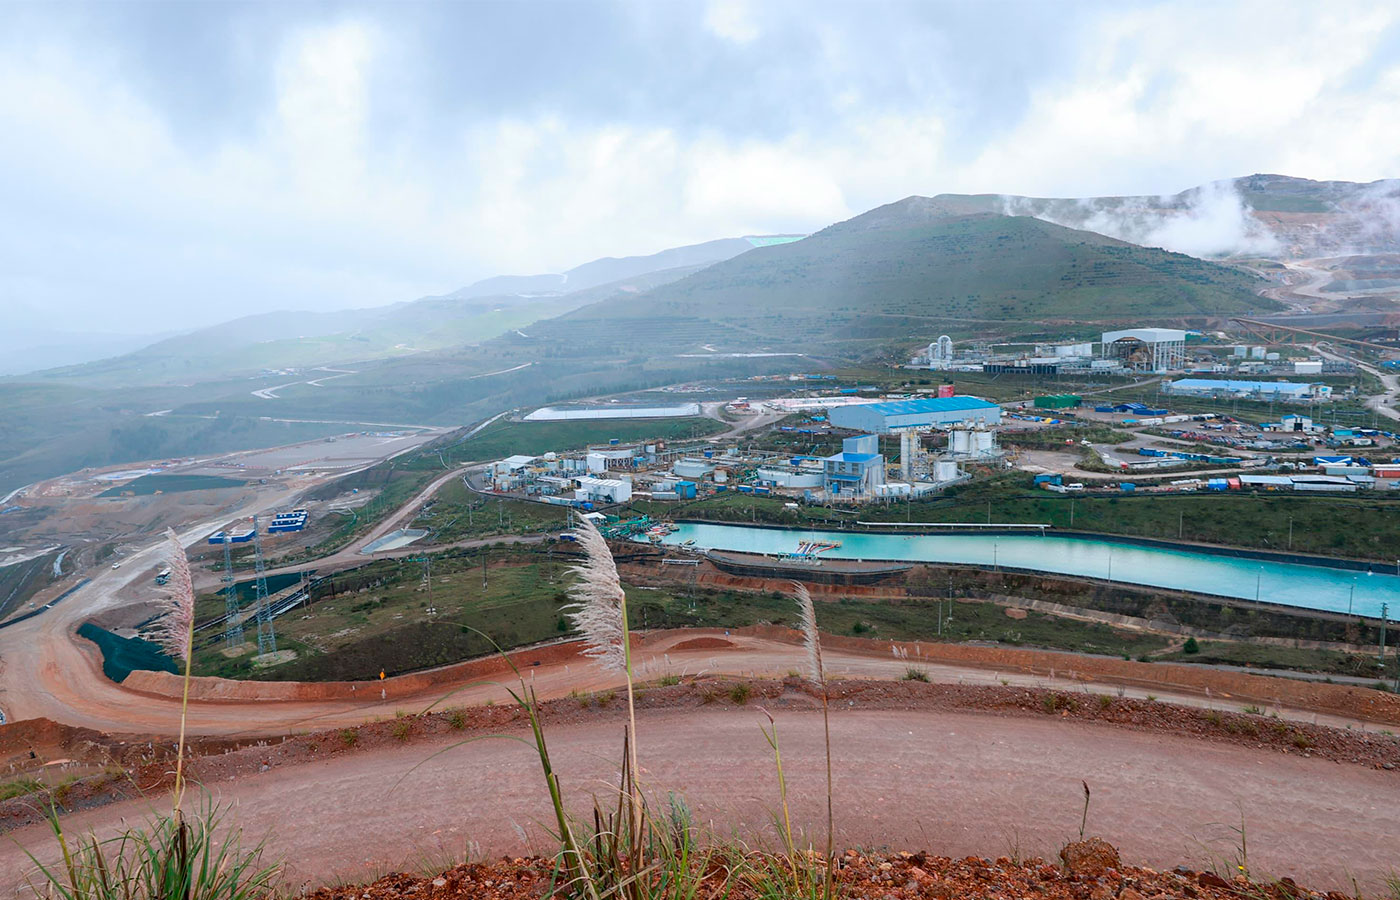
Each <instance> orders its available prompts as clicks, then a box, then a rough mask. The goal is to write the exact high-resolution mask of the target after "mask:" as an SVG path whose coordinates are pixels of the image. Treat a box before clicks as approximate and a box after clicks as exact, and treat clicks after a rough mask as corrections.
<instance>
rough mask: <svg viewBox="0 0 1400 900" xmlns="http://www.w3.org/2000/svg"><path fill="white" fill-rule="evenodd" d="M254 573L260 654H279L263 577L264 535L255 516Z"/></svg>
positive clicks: (265, 580)
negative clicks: (259, 529)
mask: <svg viewBox="0 0 1400 900" xmlns="http://www.w3.org/2000/svg"><path fill="white" fill-rule="evenodd" d="M253 572H254V574H255V575H256V576H257V581H256V582H255V584H256V590H257V600H256V603H257V611H258V613H257V614H258V653H259V654H263V653H276V652H277V634H276V633H275V632H274V631H273V630H272V607H271V606H270V605H269V604H268V602H267V578H266V576H264V575H263V555H262V535H261V534H260V533H259V532H258V517H257V516H253Z"/></svg>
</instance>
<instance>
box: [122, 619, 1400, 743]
mask: <svg viewBox="0 0 1400 900" xmlns="http://www.w3.org/2000/svg"><path fill="white" fill-rule="evenodd" d="M729 632H732V633H733V634H735V635H745V636H752V637H757V638H763V639H767V640H773V641H781V642H783V643H792V644H797V643H800V636H799V634H798V633H797V632H796V631H793V630H791V629H788V628H782V627H778V626H771V625H770V626H763V625H760V626H752V627H747V628H735V629H729V630H728V632H727V631H726V630H725V629H718V628H712V629H706V628H696V629H674V630H668V631H656V632H648V633H646V634H644V635H635V636H634V639H635V640H636V642H637V644H638V645H639V646H642V647H645V646H647V645H650V644H657V643H665V642H669V641H674V640H676V639H677V638H681V639H683V640H695V639H701V638H706V637H719V636H723V635H724V634H726V633H729ZM822 641H823V644H824V645H825V646H826V647H828V648H830V649H839V650H845V651H848V652H853V653H860V654H869V655H873V656H890V655H892V654H893V653H895V651H898V653H899V654H900V655H901V656H902V657H905V658H907V659H908V660H909V661H910V662H911V663H918V662H928V663H941V664H947V665H956V666H970V667H975V668H981V669H988V670H995V671H1003V672H1023V673H1027V674H1031V675H1043V676H1045V677H1047V678H1051V677H1053V678H1056V679H1068V680H1071V681H1074V680H1077V681H1082V682H1086V683H1090V684H1093V683H1098V684H1123V685H1129V686H1133V687H1139V688H1145V689H1148V690H1151V689H1153V688H1160V689H1162V690H1163V691H1168V690H1170V691H1180V692H1185V693H1191V694H1198V695H1200V696H1210V697H1213V698H1218V699H1220V700H1222V701H1223V700H1229V701H1231V702H1235V703H1240V704H1253V705H1257V706H1260V707H1269V706H1274V705H1278V706H1287V707H1293V708H1295V709H1305V710H1308V711H1310V712H1318V713H1328V714H1333V715H1338V716H1345V717H1348V718H1353V719H1360V720H1365V721H1369V722H1376V723H1382V724H1391V725H1400V696H1397V695H1395V694H1389V693H1384V692H1382V691H1377V690H1373V689H1370V688H1364V687H1356V686H1352V685H1341V684H1328V683H1326V682H1316V681H1302V680H1298V679H1292V678H1279V677H1274V676H1267V675H1251V674H1247V673H1243V672H1235V671H1231V670H1225V669H1212V668H1207V667H1205V666H1190V665H1179V664H1172V663H1141V662H1134V661H1130V660H1124V659H1115V658H1112V657H1103V656H1085V655H1080V654H1074V653H1062V652H1057V651H1052V650H1030V649H1023V648H1016V647H1002V646H983V645H973V644H946V643H937V642H934V643H923V642H917V641H913V642H911V641H904V642H895V641H879V640H869V639H865V638H854V637H844V636H840V635H824V636H823V637H822ZM580 649H581V648H580V644H579V643H578V642H576V641H572V642H566V643H559V644H551V645H548V646H544V647H537V648H530V649H525V650H519V651H516V652H514V653H512V654H511V655H510V656H511V660H512V661H513V662H514V663H515V665H516V666H517V667H519V668H520V669H521V670H522V671H528V670H529V669H531V668H534V667H537V666H549V665H559V664H571V663H577V662H580V661H581V657H580V656H579V650H580ZM716 651H717V652H721V653H722V652H723V650H722V649H721V648H716ZM509 674H510V667H509V665H508V664H507V663H506V661H505V660H503V659H501V658H500V657H497V656H491V657H485V658H482V659H476V660H471V661H468V662H463V663H457V664H455V665H451V666H443V667H441V668H437V669H429V670H426V671H423V672H415V673H412V674H409V675H397V676H394V677H392V678H388V679H385V680H384V681H382V682H380V681H360V682H348V681H335V682H299V681H287V682H266V681H231V680H228V679H223V678H195V679H193V683H192V685H191V688H190V699H191V700H196V701H201V702H220V701H226V702H235V703H236V702H246V701H264V702H265V701H273V702H276V701H307V700H343V699H354V698H356V697H359V698H363V697H365V696H366V694H365V692H372V693H373V694H378V692H379V691H380V690H381V689H388V690H390V691H391V692H392V693H393V694H394V695H395V696H398V697H413V696H417V695H420V694H427V693H430V692H436V691H441V690H442V689H443V688H444V687H447V686H451V685H460V684H462V683H464V682H470V681H476V680H481V679H494V678H500V677H503V676H508V675H509ZM122 687H124V688H127V689H129V690H132V691H136V692H138V693H142V694H147V695H153V696H160V697H167V698H172V699H178V697H179V696H180V679H179V678H178V677H176V676H174V675H171V674H169V673H167V672H133V673H131V675H130V676H129V677H128V678H127V679H126V681H125V682H123V684H122Z"/></svg>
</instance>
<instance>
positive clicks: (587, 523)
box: [565, 518, 627, 672]
mask: <svg viewBox="0 0 1400 900" xmlns="http://www.w3.org/2000/svg"><path fill="white" fill-rule="evenodd" d="M573 534H574V537H575V538H576V539H577V540H578V544H579V546H580V547H582V548H583V551H584V559H583V562H581V563H579V564H578V565H576V566H573V567H572V568H571V570H570V571H572V572H573V573H574V574H575V575H577V576H578V580H577V581H576V582H574V585H573V587H571V588H570V589H569V596H570V597H572V598H573V600H574V602H573V603H571V604H569V605H568V606H566V607H565V611H566V614H567V615H568V617H569V621H571V622H572V623H573V625H574V627H575V628H577V629H578V630H579V631H581V632H583V639H584V642H585V643H586V644H587V645H588V649H586V650H584V651H583V652H584V655H585V656H591V657H593V658H594V659H596V660H598V662H599V663H600V664H602V666H603V668H605V669H612V670H614V671H617V672H623V671H626V669H627V646H626V640H627V624H626V622H625V621H624V620H623V616H624V615H625V613H624V603H625V601H626V597H625V595H624V594H623V592H622V580H621V579H620V578H619V577H618V574H617V564H616V563H615V562H613V556H612V551H610V550H609V549H608V542H607V541H606V540H604V539H603V535H602V533H601V532H600V531H598V526H597V525H594V524H593V521H592V520H591V519H585V518H580V519H579V523H578V525H577V526H576V527H575V528H574V530H573Z"/></svg>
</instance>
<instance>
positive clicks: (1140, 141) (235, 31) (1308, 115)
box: [0, 0, 1400, 332]
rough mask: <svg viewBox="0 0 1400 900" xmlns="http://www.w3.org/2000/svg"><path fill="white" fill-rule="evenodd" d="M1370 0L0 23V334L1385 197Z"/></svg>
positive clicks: (1383, 105) (232, 14)
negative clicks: (1081, 202)
mask: <svg viewBox="0 0 1400 900" xmlns="http://www.w3.org/2000/svg"><path fill="white" fill-rule="evenodd" d="M1397 110H1400V11H1397V8H1396V5H1395V4H1394V3H1387V2H1378V3H1374V4H1367V3H1348V2H1336V3H1330V4H1321V3H1314V2H1298V3H1290V2H1287V0H1271V2H1264V3H1258V4H1243V5H1239V6H1227V5H1226V4H1221V3H1163V4H1151V3H1141V4H1125V3H1121V2H1111V3H1104V4H1095V3H1077V4H1076V3H1050V2H1027V3H1010V4H1007V3H991V2H979V3H971V2H956V3H935V2H919V3H912V4H900V3H878V2H851V3H839V4H827V3H820V2H812V0H800V2H792V3H786V2H779V0H764V2H753V3H750V2H744V0H711V2H695V3H688V2H679V0H675V2H672V0H666V2H636V3H588V2H582V0H579V2H573V0H571V2H558V3H523V2H522V3H514V2H512V3H506V2H500V3H466V2H458V3H451V4H431V3H382V4H341V3H329V4H317V3H310V2H303V3H270V4H239V3H212V2H211V3H196V2H182V3H133V2H100V3H94V4H92V5H82V4H69V3H52V2H45V3H40V4H35V5H26V4H16V3H13V2H0V312H3V313H4V314H5V316H6V318H7V319H8V320H9V321H11V322H12V323H18V324H24V323H26V322H29V323H33V322H35V321H36V320H37V321H40V322H43V323H47V324H49V325H51V326H54V327H62V328H75V329H87V330H92V329H113V330H125V331H135V332H154V331H166V330H169V329H171V328H174V327H183V326H192V325H201V324H208V323H211V322H214V321H219V320H223V319H227V318H231V317H233V316H234V315H237V314H239V313H240V312H254V311H262V310H270V309H281V308H300V309H335V308H342V307H346V306H369V305H377V304H382V303H390V302H394V301H399V300H407V299H412V298H415V297H418V296H421V295H424V294H430V293H443V292H446V291H450V290H452V289H454V288H457V287H460V286H462V285H464V284H466V283H468V282H471V281H473V280H476V279H478V278H481V277H485V276H488V275H494V274H501V273H528V272H540V271H557V270H560V269H563V268H567V267H569V266H572V265H576V264H578V263H581V262H584V261H586V260H588V259H591V258H594V257H598V256H604V255H627V254H636V253H648V252H652V251H655V250H658V249H662V248H664V247H668V246H675V245H678V244H685V243H692V242H696V241H702V240H708V239H711V238H716V237H725V236H731V235H740V234H752V233H772V232H780V231H810V230H813V229H816V228H819V227H821V226H823V225H826V224H829V223H830V222H832V221H835V220H839V219H842V218H846V217H849V216H850V215H853V214H855V213H858V212H861V211H863V210H865V209H868V208H870V207H873V206H877V205H879V204H881V203H886V202H889V201H892V200H896V199H899V198H901V197H904V196H907V195H909V194H935V193H939V192H943V191H959V192H1005V193H1023V194H1032V195H1050V196H1080V195H1090V194H1118V193H1148V194H1157V193H1170V192H1175V191H1177V190H1180V189H1183V188H1186V187H1190V186H1192V185H1195V184H1200V183H1202V182H1207V181H1211V180H1214V179H1220V178H1227V177H1231V176H1236V175H1244V174H1249V173H1252V172H1279V173H1285V174H1292V175H1299V176H1305V177H1310V178H1318V179H1334V178H1335V179H1347V180H1357V181H1370V180H1374V179H1378V178H1384V177H1395V176H1400V115H1397V113H1396V111H1397Z"/></svg>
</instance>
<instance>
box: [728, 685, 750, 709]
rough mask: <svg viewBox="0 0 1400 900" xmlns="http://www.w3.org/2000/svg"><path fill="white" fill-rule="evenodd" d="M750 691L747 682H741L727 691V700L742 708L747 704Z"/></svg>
mask: <svg viewBox="0 0 1400 900" xmlns="http://www.w3.org/2000/svg"><path fill="white" fill-rule="evenodd" d="M751 690H752V689H751V688H750V687H749V685H748V683H747V682H743V681H741V682H739V683H738V684H736V685H734V686H733V687H731V688H730V689H729V699H730V700H733V701H734V702H735V703H737V704H738V705H740V706H743V705H744V704H745V703H748V702H749V693H750V692H751Z"/></svg>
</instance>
